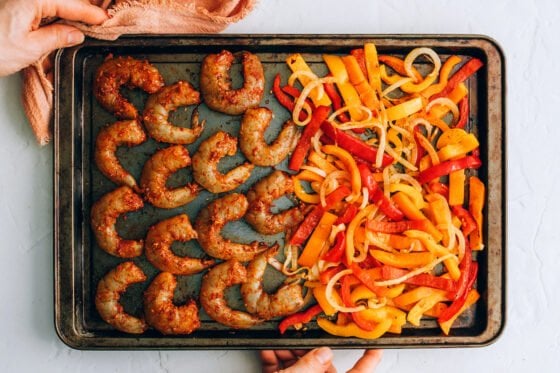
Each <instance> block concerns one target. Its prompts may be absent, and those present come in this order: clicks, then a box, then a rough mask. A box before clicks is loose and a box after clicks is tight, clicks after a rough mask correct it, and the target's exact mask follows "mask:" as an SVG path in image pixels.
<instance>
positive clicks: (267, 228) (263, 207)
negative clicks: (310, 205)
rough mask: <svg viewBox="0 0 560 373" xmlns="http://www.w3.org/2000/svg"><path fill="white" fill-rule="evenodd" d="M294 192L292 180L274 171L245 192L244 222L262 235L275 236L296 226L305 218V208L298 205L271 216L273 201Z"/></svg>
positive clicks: (283, 173)
mask: <svg viewBox="0 0 560 373" xmlns="http://www.w3.org/2000/svg"><path fill="white" fill-rule="evenodd" d="M293 192H294V183H293V181H292V178H291V177H290V176H289V175H288V174H286V173H285V172H282V171H274V172H272V173H271V174H270V175H268V176H266V177H264V178H262V179H261V180H259V181H258V182H257V183H256V184H255V185H253V187H252V188H251V189H250V190H249V191H248V192H247V201H248V202H249V208H248V210H247V213H246V214H245V220H246V221H247V222H248V223H249V224H251V226H252V227H253V228H255V230H256V231H257V232H259V233H262V234H276V233H280V232H284V231H286V230H287V229H290V228H293V227H295V226H297V225H298V224H299V223H301V222H302V221H303V219H304V218H305V210H304V209H305V206H304V205H299V206H295V207H292V208H291V209H288V210H284V211H282V212H280V213H278V214H273V213H272V212H271V210H270V208H271V207H272V203H273V202H274V200H275V199H277V198H279V197H281V196H283V195H285V194H289V193H293Z"/></svg>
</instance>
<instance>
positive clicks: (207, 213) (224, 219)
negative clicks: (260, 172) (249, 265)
mask: <svg viewBox="0 0 560 373" xmlns="http://www.w3.org/2000/svg"><path fill="white" fill-rule="evenodd" d="M247 207H248V203H247V198H245V196H244V195H243V194H238V193H233V194H229V195H227V196H225V197H222V198H219V199H217V200H214V201H212V202H210V203H209V204H208V206H206V207H204V208H203V209H202V210H201V211H200V212H199V214H198V216H197V218H196V221H195V224H194V228H195V230H196V232H197V233H198V243H199V244H200V246H202V249H203V250H204V251H205V252H206V253H207V254H209V255H211V256H213V257H214V258H218V259H224V260H229V259H236V260H239V261H241V262H244V261H247V260H251V259H252V258H253V257H254V256H255V255H257V254H258V253H260V252H261V251H264V250H266V249H268V247H267V246H266V245H265V244H264V243H259V242H252V243H250V244H241V243H236V242H231V241H230V240H228V239H226V238H224V237H222V235H221V234H220V232H221V230H222V228H223V227H224V226H225V225H226V223H228V222H230V221H234V220H238V219H241V218H242V217H243V215H244V214H245V212H246V211H247Z"/></svg>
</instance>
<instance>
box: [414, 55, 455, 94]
mask: <svg viewBox="0 0 560 373" xmlns="http://www.w3.org/2000/svg"><path fill="white" fill-rule="evenodd" d="M460 62H461V58H460V57H458V56H450V57H449V58H448V59H447V60H445V62H444V63H443V65H442V66H441V70H440V72H439V82H438V83H437V84H433V85H431V86H429V87H428V88H426V89H425V90H423V91H422V93H421V94H422V96H424V97H426V98H430V97H431V96H433V95H435V94H437V93H440V92H441V91H443V89H444V88H445V86H446V85H447V82H448V79H449V74H450V73H451V70H452V69H453V68H454V67H455V65H457V64H458V63H460Z"/></svg>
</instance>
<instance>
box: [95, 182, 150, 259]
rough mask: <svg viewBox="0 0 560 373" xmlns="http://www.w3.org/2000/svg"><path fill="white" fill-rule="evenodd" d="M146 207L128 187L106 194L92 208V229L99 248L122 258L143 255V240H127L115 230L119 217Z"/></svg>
mask: <svg viewBox="0 0 560 373" xmlns="http://www.w3.org/2000/svg"><path fill="white" fill-rule="evenodd" d="M143 206H144V203H143V202H142V198H140V196H139V195H137V194H136V193H134V192H133V191H132V189H131V188H130V187H128V186H121V187H119V188H117V189H115V190H113V191H112V192H109V193H107V194H105V195H104V196H103V197H101V198H100V199H99V200H98V201H97V202H95V203H94V204H93V206H92V207H91V227H92V229H93V233H94V235H95V238H96V239H97V243H98V244H99V247H101V248H102V249H103V250H105V251H106V252H107V253H109V254H111V255H114V256H118V257H121V258H133V257H135V256H139V255H141V254H142V249H143V248H144V241H143V240H125V239H123V238H121V237H120V236H119V234H118V232H117V230H116V228H115V223H116V222H117V218H118V217H119V215H121V214H124V213H126V212H131V211H136V210H139V209H141V208H142V207H143Z"/></svg>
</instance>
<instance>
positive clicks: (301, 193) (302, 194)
mask: <svg viewBox="0 0 560 373" xmlns="http://www.w3.org/2000/svg"><path fill="white" fill-rule="evenodd" d="M292 180H293V183H294V194H295V195H296V197H297V198H298V199H299V200H301V201H303V202H305V203H310V204H314V205H316V204H318V203H319V202H320V197H319V195H318V194H311V193H307V192H306V191H305V189H303V187H302V186H301V181H302V180H301V179H300V178H299V176H294V177H292Z"/></svg>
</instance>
